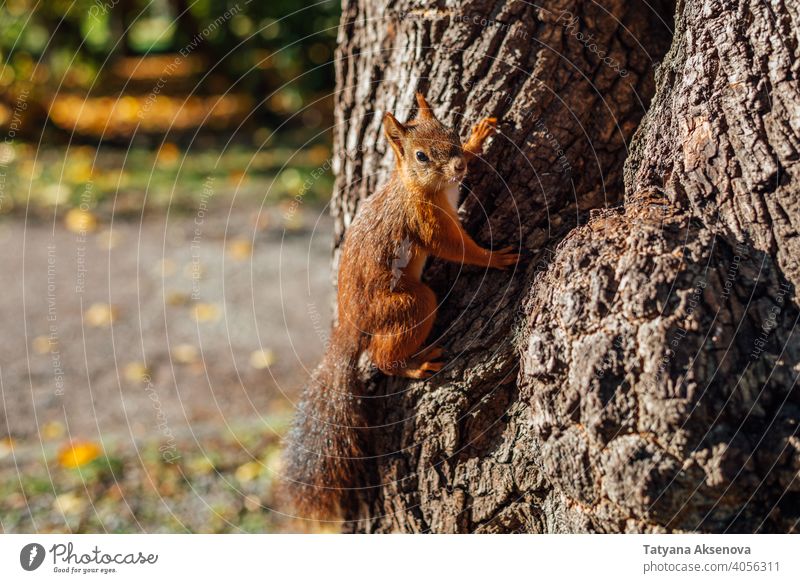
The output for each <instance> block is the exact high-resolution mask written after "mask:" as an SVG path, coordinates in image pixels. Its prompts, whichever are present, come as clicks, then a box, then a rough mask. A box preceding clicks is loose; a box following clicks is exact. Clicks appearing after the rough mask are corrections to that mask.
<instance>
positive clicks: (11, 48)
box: [0, 0, 340, 137]
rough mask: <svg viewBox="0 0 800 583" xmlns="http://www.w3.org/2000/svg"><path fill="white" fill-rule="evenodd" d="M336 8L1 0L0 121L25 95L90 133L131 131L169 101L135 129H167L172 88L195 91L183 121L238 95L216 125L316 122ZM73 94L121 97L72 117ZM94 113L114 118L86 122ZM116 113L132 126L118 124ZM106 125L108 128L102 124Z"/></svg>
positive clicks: (207, 1) (287, 2) (279, 0)
mask: <svg viewBox="0 0 800 583" xmlns="http://www.w3.org/2000/svg"><path fill="white" fill-rule="evenodd" d="M339 10H340V8H339V4H338V2H336V1H331V0H326V1H324V2H318V3H314V4H308V5H304V4H302V3H300V2H297V0H270V1H269V2H259V1H251V2H246V0H194V1H192V0H69V1H68V0H52V1H48V2H39V1H36V0H8V1H7V2H5V3H4V4H3V5H2V6H0V61H1V62H2V63H3V67H2V69H0V96H2V102H3V103H4V105H5V111H0V124H6V125H7V124H8V123H9V121H10V118H11V117H12V115H13V113H14V100H15V99H16V98H18V97H19V95H20V94H21V93H22V92H26V93H25V98H26V99H27V98H28V95H27V92H30V94H31V99H32V101H34V102H37V103H40V104H41V106H42V110H43V112H46V113H50V106H51V100H53V99H54V100H56V101H54V102H53V105H54V113H55V114H56V116H55V117H54V118H53V121H54V122H55V123H56V125H57V126H59V127H61V128H62V129H68V130H72V129H75V130H76V132H77V133H78V134H82V133H84V134H90V135H94V136H95V137H97V136H101V135H102V136H103V137H107V136H108V134H111V135H112V137H118V136H115V135H114V134H124V135H130V134H131V132H132V131H133V130H134V129H135V128H134V125H135V124H133V125H132V124H130V123H129V122H130V121H131V119H132V115H129V116H128V117H127V118H126V117H125V116H126V112H127V113H129V114H135V113H136V112H137V111H138V109H143V108H144V109H147V110H148V112H149V109H150V106H152V105H154V104H156V105H158V106H159V107H162V108H164V107H165V105H168V106H169V107H166V110H165V111H164V112H162V113H163V115H162V117H164V118H166V119H165V120H160V123H156V122H154V125H155V126H156V127H147V124H146V123H144V124H142V126H143V127H142V128H141V130H142V131H145V132H146V131H166V130H167V129H172V126H171V124H169V123H167V122H169V121H172V120H174V119H178V118H180V114H179V112H178V111H176V103H175V102H173V103H170V102H169V96H170V95H178V96H180V99H179V100H177V103H178V105H180V103H181V102H182V101H183V99H184V98H185V97H187V96H188V97H192V98H193V100H194V101H193V102H192V103H190V104H189V106H188V107H189V108H190V109H191V108H194V110H193V111H188V112H184V113H185V115H184V118H191V119H193V120H195V121H196V122H199V121H202V120H203V119H204V116H203V115H202V114H203V111H202V109H203V107H205V108H206V109H213V106H212V104H209V105H203V104H202V103H201V99H202V96H204V95H210V96H214V97H215V98H216V101H217V102H218V101H219V99H221V98H223V97H225V98H226V99H228V100H229V101H236V100H238V104H239V105H241V109H243V110H244V112H243V113H241V112H240V113H241V115H234V116H230V119H226V120H223V121H226V122H227V125H228V127H233V126H234V125H235V124H236V123H238V122H239V121H241V120H242V119H244V118H245V117H247V116H246V115H245V114H246V113H249V112H250V111H251V109H252V112H253V114H254V117H255V118H256V119H257V120H260V121H261V122H262V123H263V122H266V123H270V124H275V123H276V122H277V121H279V120H280V121H281V122H282V121H284V120H285V119H286V116H287V115H291V114H294V113H300V112H302V113H301V119H299V120H297V121H296V122H295V123H299V124H302V126H304V127H307V128H310V129H313V128H314V127H319V125H320V124H321V123H322V122H323V121H324V120H323V119H322V118H323V116H324V114H325V112H324V111H321V110H320V106H321V107H322V108H323V109H324V108H326V107H327V108H329V106H330V104H329V103H323V104H315V102H316V101H319V100H322V101H323V102H325V100H326V98H327V96H328V95H329V93H330V90H331V88H332V87H333V82H334V71H333V65H332V58H333V49H334V46H335V37H336V26H337V23H338V15H339ZM75 95H80V96H81V98H86V97H87V96H90V97H108V96H111V97H114V98H118V97H122V96H124V97H125V98H127V101H126V102H124V103H122V104H120V106H119V107H118V110H119V111H115V112H113V114H112V113H108V111H109V110H110V107H111V105H112V104H113V103H114V101H111V100H108V99H106V100H105V101H93V102H87V105H86V106H84V108H83V109H85V110H86V112H84V118H83V119H78V120H75V123H72V124H71V123H70V119H69V114H70V112H74V111H77V110H79V109H81V107H80V105H79V104H78V105H76V102H75V97H74V96H75ZM148 98H149V101H148ZM59 99H60V100H61V101H57V100H59ZM137 100H139V103H137ZM159 101H160V102H162V103H158V102H159ZM262 101H263V103H262ZM309 105H311V107H308V106H309ZM137 108H138V109H137ZM236 108H237V103H228V104H226V105H225V108H224V109H226V111H227V112H228V113H229V114H230V113H231V112H233V113H236V111H235V110H236ZM33 110H34V111H33V113H32V115H35V114H36V111H35V110H36V108H33ZM98 110H99V112H98ZM17 113H19V112H17ZM28 113H31V112H28ZM158 115H159V112H157V111H155V112H153V115H152V117H153V118H157V117H158ZM89 116H95V117H99V119H100V120H102V121H103V122H106V121H108V120H110V121H111V123H110V124H102V125H96V126H92V124H91V121H92V120H91V119H89V120H88V121H87V118H88V117H89ZM123 118H124V119H123ZM234 118H235V119H234ZM121 119H122V121H124V122H125V123H128V125H124V124H123V125H122V127H121V129H120V128H117V127H116V124H117V123H118V122H120V120H121ZM134 121H135V120H134ZM157 121H158V120H157ZM183 124H184V125H186V122H185V120H184V122H183ZM34 125H36V124H30V123H28V124H27V126H28V129H29V130H33V126H34ZM151 125H153V124H151ZM179 125H180V121H179ZM104 126H105V127H106V129H107V130H108V131H107V132H106V133H103V132H100V131H99V129H102V127H104ZM36 129H37V130H38V128H36ZM178 129H180V128H178ZM216 129H219V128H218V127H217V128H216Z"/></svg>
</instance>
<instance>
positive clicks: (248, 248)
mask: <svg viewBox="0 0 800 583" xmlns="http://www.w3.org/2000/svg"><path fill="white" fill-rule="evenodd" d="M252 254H253V244H252V243H251V242H250V241H248V240H247V239H232V240H231V241H229V242H228V255H230V256H231V257H232V258H234V259H236V260H237V261H244V260H246V259H248V258H249V257H250V256H251V255H252Z"/></svg>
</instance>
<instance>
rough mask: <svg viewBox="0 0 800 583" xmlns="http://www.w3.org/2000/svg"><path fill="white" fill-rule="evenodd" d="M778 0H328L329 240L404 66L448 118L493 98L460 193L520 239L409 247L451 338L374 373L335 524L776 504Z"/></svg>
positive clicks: (758, 519)
mask: <svg viewBox="0 0 800 583" xmlns="http://www.w3.org/2000/svg"><path fill="white" fill-rule="evenodd" d="M793 10H794V8H792V5H791V3H781V2H772V3H767V2H744V1H739V2H722V1H721V0H697V1H694V2H686V1H682V2H679V3H678V4H677V6H675V5H674V4H672V3H670V2H666V1H665V2H655V3H653V2H650V3H647V2H624V1H623V0H602V1H601V2H593V1H583V0H562V1H558V2H550V3H546V6H544V7H541V6H539V5H536V4H534V3H527V2H521V1H513V0H507V1H499V2H497V1H495V2H488V1H485V0H469V1H467V2H464V3H463V4H462V6H461V7H460V8H458V9H450V8H444V7H442V3H437V4H436V7H422V6H421V5H420V4H419V3H418V2H413V1H411V0H397V1H395V2H388V1H386V0H380V1H378V2H375V1H374V0H349V1H347V2H345V5H344V10H343V15H342V26H341V29H340V33H339V49H338V55H337V56H338V63H337V89H338V91H337V99H336V112H335V113H336V122H337V126H336V132H335V151H336V159H335V164H334V168H335V169H336V170H337V172H338V175H337V183H336V191H335V195H334V205H333V213H334V217H335V218H336V221H337V230H336V236H337V241H338V242H341V238H342V235H343V233H344V231H345V229H346V227H347V225H348V223H349V221H350V220H351V219H352V217H353V216H354V213H355V212H356V210H357V207H358V204H359V202H360V201H362V200H364V198H365V197H367V196H369V194H371V193H372V192H374V191H375V188H376V185H378V184H379V183H381V181H382V180H385V179H386V177H387V175H388V173H389V171H390V169H391V165H392V159H391V152H390V149H389V148H388V147H387V145H386V143H385V142H384V141H383V139H382V138H381V133H380V120H381V115H382V113H383V112H385V111H392V112H394V113H395V114H396V115H398V117H402V116H403V115H407V114H409V113H410V112H411V107H412V104H413V92H414V91H415V90H421V91H422V92H424V93H425V94H426V96H427V98H428V101H429V102H430V103H431V104H433V105H434V109H435V112H436V114H437V116H438V117H439V118H440V119H442V120H443V121H445V122H446V123H450V124H454V125H457V126H458V127H460V129H461V134H462V136H465V135H466V133H467V132H468V131H469V127H470V125H471V123H473V122H474V121H476V120H478V119H479V118H480V117H481V116H485V115H495V116H496V117H498V118H499V119H501V123H500V130H501V133H500V134H499V135H497V136H496V137H495V139H494V141H493V142H492V143H491V145H490V146H489V148H488V149H487V150H486V152H485V156H484V160H483V162H482V163H481V164H480V165H478V166H477V167H475V168H473V169H472V170H471V172H470V175H469V178H468V184H466V186H465V189H464V190H465V193H466V194H465V195H464V199H463V204H462V207H461V214H462V218H463V221H464V223H465V225H466V227H467V229H468V231H469V232H470V233H472V234H473V235H474V236H475V238H476V239H477V240H478V241H479V242H480V243H482V244H483V245H484V246H491V247H493V248H497V247H502V246H504V245H507V244H515V243H519V244H520V245H521V246H522V247H523V248H524V249H526V250H528V253H529V255H530V257H529V258H528V260H527V261H526V262H524V263H523V264H521V265H520V266H519V268H518V269H517V270H516V271H515V272H513V273H511V272H507V273H502V272H500V274H499V275H498V272H486V271H484V270H480V269H474V268H466V267H465V268H459V266H457V265H448V264H445V263H442V262H438V261H434V262H432V263H430V264H429V265H428V267H427V268H426V272H425V273H426V279H427V281H428V283H429V285H431V286H432V287H433V288H434V290H435V291H436V292H437V296H438V297H439V300H440V302H441V304H440V308H439V315H438V321H437V325H436V328H435V330H434V332H433V337H434V338H432V340H434V339H437V338H438V342H440V343H442V344H443V345H444V346H445V347H446V348H447V349H448V350H449V352H450V354H451V361H450V364H449V366H448V367H447V368H446V370H445V371H444V373H443V374H440V375H437V376H436V377H434V378H432V379H430V380H427V381H418V382H409V381H407V380H397V379H393V378H392V379H390V378H386V377H383V376H375V377H373V378H372V379H371V382H370V383H369V385H368V389H367V390H368V392H369V394H370V396H371V397H373V398H371V399H370V404H369V411H368V414H369V424H370V429H368V430H366V436H365V437H366V441H367V442H368V443H369V444H370V447H371V454H372V456H373V457H372V459H371V460H370V462H369V470H370V472H371V473H372V476H371V478H370V484H368V485H367V486H368V487H365V488H364V489H363V490H362V491H361V492H360V494H359V500H360V503H359V504H357V505H354V507H352V508H349V509H348V514H347V518H348V519H349V522H348V523H347V525H346V529H347V530H356V531H367V532H382V531H405V532H419V531H434V532H511V531H526V532H564V531H569V532H582V531H601V532H621V531H637V532H663V531H672V530H702V531H746V532H750V531H793V530H797V524H798V520H800V504H798V502H800V479H797V478H798V470H800V456H798V447H800V439H799V438H798V435H797V430H798V419H800V409H798V405H799V404H800V403H798V401H799V399H798V392H797V391H796V390H795V381H796V379H797V374H798V371H800V343H799V342H798V339H797V335H796V334H794V328H795V325H796V323H797V318H798V315H799V314H800V312H798V309H797V305H796V299H795V287H796V286H797V284H798V280H800V265H798V257H800V254H798V248H797V247H798V245H800V243H799V242H798V241H800V239H798V238H797V236H796V234H797V231H798V223H799V222H800V207H798V202H797V201H798V200H800V199H798V196H797V195H798V191H799V190H800V183H799V182H798V176H797V164H796V161H797V158H798V152H800V146H799V144H798V142H800V137H798V123H800V122H798V119H800V113H798V109H797V108H798V106H797V104H798V103H800V99H798V98H799V97H800V95H798V85H797V78H798V68H800V64H798V63H800V59H798V56H799V55H798V46H799V45H798V27H797V25H796V23H797V18H798V14H797V13H796V12H793ZM673 15H674V16H673ZM673 18H674V33H673V30H672V27H673ZM670 43H671V46H670Z"/></svg>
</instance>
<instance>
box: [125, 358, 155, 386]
mask: <svg viewBox="0 0 800 583" xmlns="http://www.w3.org/2000/svg"><path fill="white" fill-rule="evenodd" d="M122 375H123V376H124V377H125V380H127V381H128V382H131V383H138V382H142V381H144V380H145V379H146V378H147V377H148V376H150V369H148V368H147V367H146V366H145V365H144V363H143V362H129V363H128V364H126V365H125V368H123V369H122Z"/></svg>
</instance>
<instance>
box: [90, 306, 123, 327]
mask: <svg viewBox="0 0 800 583" xmlns="http://www.w3.org/2000/svg"><path fill="white" fill-rule="evenodd" d="M118 316H119V309H118V308H116V307H115V306H111V305H109V304H102V303H96V304H92V305H91V306H89V309H88V310H86V312H85V314H84V320H85V321H86V323H87V324H89V326H94V327H95V328H99V327H101V326H110V325H111V324H113V323H114V320H116V319H117V317H118Z"/></svg>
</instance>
